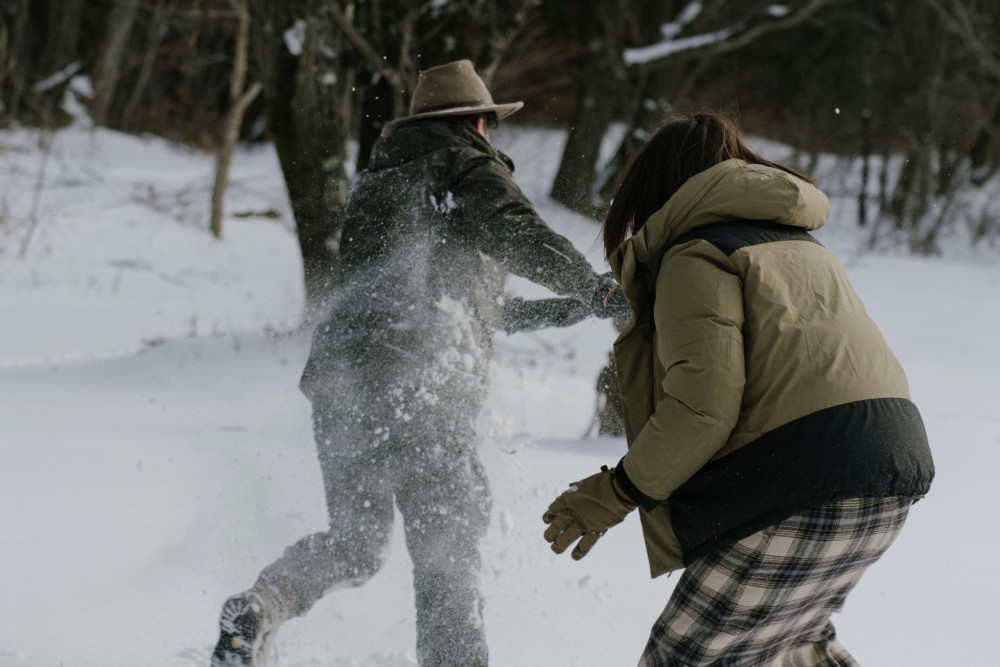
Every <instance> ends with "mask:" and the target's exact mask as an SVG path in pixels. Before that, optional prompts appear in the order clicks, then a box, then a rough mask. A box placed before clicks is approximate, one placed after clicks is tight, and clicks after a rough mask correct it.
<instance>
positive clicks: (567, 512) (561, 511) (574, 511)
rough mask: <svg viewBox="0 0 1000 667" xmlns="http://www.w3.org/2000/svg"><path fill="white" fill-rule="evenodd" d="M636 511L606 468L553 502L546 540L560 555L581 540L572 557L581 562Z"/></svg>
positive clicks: (543, 517) (546, 513) (544, 518)
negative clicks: (603, 536)
mask: <svg viewBox="0 0 1000 667" xmlns="http://www.w3.org/2000/svg"><path fill="white" fill-rule="evenodd" d="M635 508H636V504H635V503H634V502H632V501H631V500H630V499H629V498H628V496H626V495H625V494H624V493H623V492H622V490H621V489H619V488H618V486H617V483H616V482H615V480H614V478H613V477H612V475H611V471H610V470H608V468H607V466H603V467H602V468H601V472H599V473H597V474H596V475H591V476H590V477H587V478H586V479H582V480H580V481H579V482H574V483H573V484H571V485H570V487H569V490H568V491H565V492H564V493H563V494H562V495H560V496H559V497H558V498H556V499H555V500H554V501H552V504H551V505H549V509H548V510H547V511H546V512H545V514H544V515H542V521H544V522H545V523H547V524H549V527H548V528H546V529H545V534H544V537H545V541H546V542H549V543H551V544H552V550H553V551H554V552H556V553H557V554H561V553H562V552H564V551H566V549H567V548H568V547H569V546H570V545H571V544H573V543H574V542H576V541H577V539H579V540H580V541H579V543H578V544H577V545H576V548H575V549H573V553H572V556H573V560H580V559H581V558H583V557H584V556H586V555H587V552H589V551H590V549H591V547H593V546H594V544H595V543H596V542H597V540H599V539H600V538H601V536H602V535H604V533H605V532H606V531H607V530H608V528H611V527H612V526H615V525H617V524H619V523H621V522H622V521H623V520H624V519H625V517H626V516H627V515H628V513H629V512H631V511H632V510H634V509H635Z"/></svg>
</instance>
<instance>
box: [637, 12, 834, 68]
mask: <svg viewBox="0 0 1000 667" xmlns="http://www.w3.org/2000/svg"><path fill="white" fill-rule="evenodd" d="M839 1H840V0H810V2H809V4H807V5H806V6H805V7H803V8H802V9H800V10H798V11H797V12H788V13H785V14H778V13H775V12H773V11H772V9H773V8H765V9H764V10H762V11H761V12H758V13H757V14H756V15H755V16H753V17H751V18H749V19H746V20H744V21H740V22H738V23H736V24H734V25H731V26H729V27H726V28H722V29H720V30H716V31H713V32H710V33H702V34H700V35H692V36H690V37H685V38H680V39H677V40H676V43H677V46H676V47H675V48H674V49H665V48H663V47H664V46H666V45H668V44H670V42H665V43H662V44H654V45H651V46H645V47H641V48H636V49H627V50H626V51H625V63H626V64H627V65H637V64H640V63H641V64H644V65H646V66H649V67H662V66H665V65H666V64H668V63H669V62H676V61H677V60H684V59H689V58H704V57H706V56H718V55H722V54H724V53H729V52H730V51H736V50H737V49H741V48H743V47H744V46H746V45H748V44H750V43H752V42H754V41H756V40H758V39H760V38H761V37H763V36H764V35H766V34H768V33H771V32H774V31H776V30H785V29H788V28H792V27H795V26H797V25H799V24H800V23H802V22H804V21H805V20H806V19H808V18H809V17H811V16H813V15H814V14H815V13H816V12H818V11H819V10H820V9H823V8H824V7H826V6H827V5H830V4H833V3H836V2H839ZM657 49H660V50H662V51H663V55H657Z"/></svg>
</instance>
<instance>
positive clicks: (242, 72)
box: [211, 0, 262, 239]
mask: <svg viewBox="0 0 1000 667" xmlns="http://www.w3.org/2000/svg"><path fill="white" fill-rule="evenodd" d="M233 5H234V8H235V9H236V12H237V14H238V16H239V19H238V20H239V27H238V28H237V32H236V46H235V49H234V51H233V73H232V79H231V80H230V83H229V110H228V112H227V113H226V127H225V130H224V131H223V135H222V145H221V146H220V147H219V158H218V162H217V166H216V170H215V185H214V186H213V188H212V220H211V229H212V235H213V236H214V237H215V238H217V239H218V238H222V209H223V198H224V197H225V194H226V184H227V183H228V181H229V164H230V162H231V160H232V157H233V151H234V150H235V148H236V141H237V140H238V139H239V135H240V123H241V122H242V121H243V114H244V112H245V111H246V108H247V107H248V106H249V105H250V103H251V102H253V100H254V98H256V97H257V94H258V93H260V91H261V88H262V86H261V84H260V83H254V84H253V85H252V86H251V87H250V89H249V90H247V91H244V90H243V86H244V85H245V83H246V74H247V51H248V48H247V47H248V43H249V41H250V12H249V10H248V9H247V0H239V1H238V2H237V1H236V0H233Z"/></svg>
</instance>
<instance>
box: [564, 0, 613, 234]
mask: <svg viewBox="0 0 1000 667" xmlns="http://www.w3.org/2000/svg"><path fill="white" fill-rule="evenodd" d="M578 16H579V17H580V19H581V20H582V21H583V23H582V25H581V26H580V27H581V32H580V42H581V44H583V45H585V46H586V51H585V55H584V56H583V58H582V62H581V63H580V77H579V83H578V86H577V93H576V101H575V104H574V108H573V118H572V121H571V123H570V127H569V132H568V134H567V136H566V145H565V147H564V149H563V155H562V160H561V161H560V163H559V170H558V172H556V177H555V180H554V181H553V183H552V198H553V199H555V200H556V201H558V202H560V203H561V204H563V205H565V206H566V207H567V208H569V209H571V210H574V211H576V212H578V213H582V214H584V215H589V216H594V217H596V216H597V215H598V214H599V211H600V207H599V206H598V203H597V201H595V193H594V192H593V185H594V183H595V178H596V175H597V161H598V159H599V158H600V152H601V144H602V143H603V141H604V135H605V134H607V131H608V126H609V125H610V124H611V121H612V120H613V117H614V112H615V109H616V108H618V107H619V106H620V101H621V98H622V97H623V94H622V93H623V90H624V88H625V85H624V84H625V76H626V75H625V69H624V66H623V65H622V58H621V54H622V33H623V32H624V26H623V21H622V18H621V17H622V12H621V11H620V10H619V9H618V8H617V7H614V6H613V5H609V4H608V3H606V2H600V1H599V0H589V1H588V3H587V6H585V7H581V8H580V12H579V14H578Z"/></svg>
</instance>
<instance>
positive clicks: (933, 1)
mask: <svg viewBox="0 0 1000 667" xmlns="http://www.w3.org/2000/svg"><path fill="white" fill-rule="evenodd" d="M924 4H926V5H927V6H928V7H930V8H931V9H933V10H934V11H935V12H936V13H937V15H938V16H939V17H940V18H941V21H942V22H943V24H944V27H945V28H947V29H948V31H950V32H951V33H952V34H954V35H955V36H956V37H958V38H959V39H960V40H961V41H962V43H964V44H965V45H966V46H967V47H968V50H969V52H970V53H971V54H972V55H973V56H975V58H976V59H977V60H978V61H979V64H980V65H981V66H982V68H983V69H984V70H985V71H986V72H988V73H989V74H991V75H992V76H994V77H996V78H998V79H1000V57H998V54H996V53H994V52H993V51H992V50H991V49H990V47H989V46H987V45H986V43H985V42H984V41H983V39H982V38H981V36H980V34H979V31H978V30H977V29H976V22H975V21H974V20H973V17H972V15H971V12H970V11H969V7H967V6H966V5H965V3H963V2H958V1H956V0H953V1H952V2H949V3H948V7H950V8H951V9H952V11H949V10H948V7H945V6H944V4H943V3H942V2H941V1H940V0H924Z"/></svg>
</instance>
